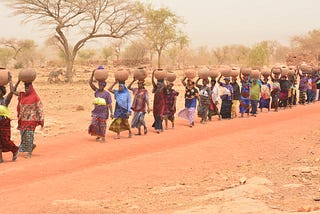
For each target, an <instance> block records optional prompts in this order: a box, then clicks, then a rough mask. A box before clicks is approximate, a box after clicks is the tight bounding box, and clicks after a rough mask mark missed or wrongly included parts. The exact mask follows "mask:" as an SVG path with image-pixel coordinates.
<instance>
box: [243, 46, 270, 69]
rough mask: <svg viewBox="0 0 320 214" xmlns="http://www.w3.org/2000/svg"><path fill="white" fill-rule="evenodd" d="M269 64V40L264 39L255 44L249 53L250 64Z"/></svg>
mask: <svg viewBox="0 0 320 214" xmlns="http://www.w3.org/2000/svg"><path fill="white" fill-rule="evenodd" d="M268 64H269V47H268V42H267V41H263V42H260V43H258V44H257V45H255V46H253V47H252V48H251V50H250V52H249V55H248V65H249V66H263V65H268Z"/></svg>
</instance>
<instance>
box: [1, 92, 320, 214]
mask: <svg viewBox="0 0 320 214" xmlns="http://www.w3.org/2000/svg"><path fill="white" fill-rule="evenodd" d="M48 96H49V95H48ZM80 96H81V95H80ZM90 99H91V98H90ZM47 106H49V104H48V105H47ZM47 109H48V111H49V110H50V111H51V114H52V115H53V113H54V109H50V108H47ZM56 110H57V111H58V110H59V108H58V107H57V108H56ZM84 115H85V116H84ZM60 117H61V118H60V119H59V121H60V122H61V124H60V127H59V128H58V129H57V130H60V132H59V134H57V135H56V136H54V137H53V136H48V135H46V133H48V132H49V131H48V130H45V131H40V133H37V134H36V143H37V145H38V147H37V148H36V150H35V151H34V156H33V157H32V158H31V159H25V158H24V157H23V154H20V156H19V159H18V160H17V162H11V161H10V159H11V154H4V159H5V162H4V163H3V164H1V165H0V184H1V188H0V196H1V211H0V213H1V214H7V213H8V214H12V213H24V214H27V213H275V214H278V213H294V212H300V213H303V212H308V213H320V202H319V201H318V200H320V168H319V164H320V103H316V104H309V105H305V106H297V107H294V108H292V109H287V110H280V111H279V112H270V113H267V112H263V113H259V114H258V116H257V117H256V118H253V117H250V118H237V119H232V120H222V121H218V120H217V119H214V120H213V121H211V122H209V123H207V124H205V125H203V124H200V123H199V122H198V121H199V119H197V123H196V125H195V127H193V128H189V127H188V126H186V125H187V122H186V121H184V120H181V119H177V125H176V128H175V129H174V130H172V129H169V130H165V131H164V132H163V133H160V134H156V133H154V132H153V130H151V128H150V129H149V133H148V134H147V135H146V136H134V137H133V138H131V139H128V138H127V133H122V134H121V139H120V140H115V139H113V134H112V133H110V132H109V133H108V137H107V142H106V143H99V142H96V141H95V140H94V138H93V137H91V136H89V135H88V134H87V132H86V130H85V128H80V129H81V130H77V129H74V127H72V126H74V124H72V123H71V122H70V121H77V119H79V122H78V123H79V126H80V127H82V126H83V127H86V126H87V125H88V122H89V120H90V119H89V118H88V120H87V121H85V122H84V123H83V121H81V120H80V119H81V118H84V117H88V113H87V112H81V111H79V112H77V111H70V113H69V114H67V113H65V115H64V114H60ZM77 117H79V118H77ZM62 118H64V121H62ZM150 118H151V117H149V119H148V120H149V121H148V122H149V125H150V123H151V120H150ZM48 121H49V122H48ZM13 122H14V121H13ZM76 123H77V122H75V124H76ZM65 124H67V125H65ZM80 124H82V125H80ZM47 125H48V126H50V116H49V117H47ZM47 129H48V127H47ZM52 129H53V128H52ZM57 130H55V131H56V132H57ZM134 131H135V130H134ZM13 134H14V139H15V142H19V139H18V137H17V136H16V133H13Z"/></svg>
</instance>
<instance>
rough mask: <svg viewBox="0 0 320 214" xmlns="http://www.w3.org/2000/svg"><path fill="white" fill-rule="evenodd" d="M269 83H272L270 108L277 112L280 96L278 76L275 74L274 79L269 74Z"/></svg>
mask: <svg viewBox="0 0 320 214" xmlns="http://www.w3.org/2000/svg"><path fill="white" fill-rule="evenodd" d="M271 81H272V89H271V98H272V101H271V108H274V111H275V112H277V111H278V107H279V94H280V90H281V88H280V82H279V81H280V80H279V74H275V75H274V77H273V76H272V73H271Z"/></svg>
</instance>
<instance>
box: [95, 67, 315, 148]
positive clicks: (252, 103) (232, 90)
mask: <svg viewBox="0 0 320 214" xmlns="http://www.w3.org/2000/svg"><path fill="white" fill-rule="evenodd" d="M155 71H156V70H154V71H153V72H152V77H151V81H152V94H153V107H152V110H151V109H150V104H149V93H148V90H147V89H146V88H145V81H144V80H136V79H135V78H134V79H133V81H132V82H130V83H129V85H128V88H127V87H126V85H125V82H117V81H116V82H114V83H113V84H112V85H111V86H110V88H109V89H108V91H109V92H110V93H112V94H114V98H115V100H116V105H115V106H116V107H115V108H116V109H115V111H114V114H112V107H111V106H112V103H111V99H110V93H109V92H108V91H107V90H105V86H106V82H102V81H100V82H98V85H99V87H95V86H93V76H94V72H95V71H93V73H92V76H91V79H90V81H89V84H90V86H91V88H92V89H93V90H94V93H95V99H105V101H104V102H103V103H102V104H99V103H96V102H95V107H94V109H93V111H92V122H91V124H90V128H89V134H91V135H93V136H96V139H97V140H101V141H102V142H105V136H106V120H107V119H108V112H109V111H110V117H111V119H113V121H112V123H111V125H110V127H109V130H110V131H113V132H115V133H116V136H115V139H119V138H120V132H122V131H128V134H129V135H128V137H132V131H131V128H137V130H138V132H137V135H142V131H141V128H142V127H143V134H147V133H148V129H147V125H146V121H145V114H146V113H149V112H150V111H152V113H153V118H154V121H153V124H152V127H153V128H154V130H155V132H156V133H158V134H160V133H161V132H163V131H164V130H165V129H168V121H170V122H171V127H172V128H173V127H174V126H175V113H176V110H177V108H176V102H177V98H178V96H179V92H178V91H176V90H175V89H174V83H173V82H168V81H166V80H164V79H155V75H154V74H155ZM135 82H137V87H136V88H134V87H133V83H135ZM200 82H201V83H200ZM181 83H182V85H183V86H184V87H185V93H184V101H185V105H184V108H183V109H182V110H181V111H179V112H178V114H177V115H178V117H181V118H184V119H186V120H187V121H188V125H189V126H190V127H193V126H194V125H195V116H198V117H199V118H200V123H202V124H205V123H207V122H208V121H211V120H212V117H214V116H217V117H218V120H221V119H232V118H236V117H245V116H247V117H249V116H254V117H256V116H257V114H258V112H259V111H258V110H259V109H260V112H262V111H263V109H267V111H270V110H271V109H274V111H278V110H279V108H283V109H286V108H287V107H292V106H294V105H297V103H300V104H306V103H312V102H315V101H317V100H320V95H319V89H320V78H319V73H318V71H314V72H312V73H304V72H301V71H299V70H297V71H296V72H295V74H294V75H290V76H288V75H281V74H273V73H271V75H265V76H263V75H260V76H259V78H253V77H251V76H250V75H248V74H242V73H241V72H240V73H239V75H237V76H232V77H229V76H226V77H223V76H222V75H220V76H218V77H216V78H210V77H208V78H204V79H200V78H198V79H197V80H196V81H193V79H188V78H187V77H184V78H183V79H182V81H181ZM117 84H118V87H119V89H118V90H114V89H113V88H114V87H115V85H117ZM129 91H132V95H133V102H132V105H130V102H131V101H130V93H129ZM99 109H100V110H99ZM132 112H133V118H132V120H131V124H129V120H128V119H129V117H130V115H132Z"/></svg>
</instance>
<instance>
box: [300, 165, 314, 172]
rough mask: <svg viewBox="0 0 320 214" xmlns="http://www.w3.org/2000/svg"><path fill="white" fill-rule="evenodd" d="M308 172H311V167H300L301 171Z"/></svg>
mask: <svg viewBox="0 0 320 214" xmlns="http://www.w3.org/2000/svg"><path fill="white" fill-rule="evenodd" d="M310 172H312V170H311V168H310V167H308V166H307V167H303V168H302V169H301V173H310Z"/></svg>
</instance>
